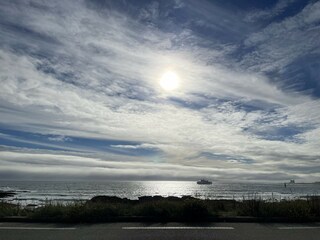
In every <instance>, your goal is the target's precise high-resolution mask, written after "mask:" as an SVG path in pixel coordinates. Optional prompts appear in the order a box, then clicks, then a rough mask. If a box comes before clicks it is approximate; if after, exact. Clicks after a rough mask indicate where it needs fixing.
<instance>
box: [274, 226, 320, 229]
mask: <svg viewBox="0 0 320 240" xmlns="http://www.w3.org/2000/svg"><path fill="white" fill-rule="evenodd" d="M278 229H281V230H294V229H320V227H311V226H310V227H308V226H307V227H278Z"/></svg>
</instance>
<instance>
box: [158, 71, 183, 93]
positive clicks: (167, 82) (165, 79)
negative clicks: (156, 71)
mask: <svg viewBox="0 0 320 240" xmlns="http://www.w3.org/2000/svg"><path fill="white" fill-rule="evenodd" d="M159 84H160V86H161V88H162V89H163V90H165V91H173V90H175V89H177V88H179V84H180V79H179V76H178V74H177V73H175V72H174V71H171V70H168V71H165V72H164V73H163V75H162V76H161V79H160V81H159Z"/></svg>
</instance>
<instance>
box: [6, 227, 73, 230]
mask: <svg viewBox="0 0 320 240" xmlns="http://www.w3.org/2000/svg"><path fill="white" fill-rule="evenodd" d="M0 230H76V228H55V227H0Z"/></svg>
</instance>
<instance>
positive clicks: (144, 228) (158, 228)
mask: <svg viewBox="0 0 320 240" xmlns="http://www.w3.org/2000/svg"><path fill="white" fill-rule="evenodd" d="M122 229H123V230H233V229H234V228H233V227H122Z"/></svg>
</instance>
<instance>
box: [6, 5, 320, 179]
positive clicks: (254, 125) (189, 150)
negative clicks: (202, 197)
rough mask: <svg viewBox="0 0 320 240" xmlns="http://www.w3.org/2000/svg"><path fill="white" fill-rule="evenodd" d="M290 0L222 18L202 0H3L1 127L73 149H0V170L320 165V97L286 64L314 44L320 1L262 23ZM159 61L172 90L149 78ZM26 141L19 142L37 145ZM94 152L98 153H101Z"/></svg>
mask: <svg viewBox="0 0 320 240" xmlns="http://www.w3.org/2000/svg"><path fill="white" fill-rule="evenodd" d="M140 4H141V6H140ZM290 4H295V1H281V2H279V3H278V4H276V5H275V6H274V7H273V8H272V9H271V12H270V14H267V11H268V10H267V9H264V10H256V11H255V12H253V11H250V12H247V11H246V10H243V9H242V10H239V14H235V15H234V14H231V13H232V10H233V9H234V8H236V7H232V9H231V7H230V6H229V7H230V9H229V7H228V6H221V5H218V4H215V3H208V2H205V1H199V4H195V3H194V2H192V1H191V2H189V1H186V2H183V3H180V2H179V1H172V2H171V1H167V2H162V1H161V2H156V1H155V2H153V3H151V4H147V5H144V4H142V3H137V5H134V4H130V3H124V2H121V3H118V1H107V2H103V1H101V2H99V1H98V2H95V1H77V2H73V1H63V2H48V1H45V2H40V1H39V2H38V1H30V2H29V1H23V2H15V1H7V2H1V3H0V5H1V8H0V9H1V10H0V13H1V16H2V17H1V19H0V33H1V38H0V63H1V64H0V81H1V88H0V112H1V118H0V124H1V126H3V127H2V128H3V129H16V130H19V131H21V132H28V133H32V134H41V136H44V137H45V138H46V140H48V142H46V143H42V144H48V145H50V146H52V144H53V145H56V146H57V145H59V146H60V145H61V144H64V145H65V146H64V147H65V148H64V149H65V150H69V151H70V154H71V155H72V154H73V155H72V156H70V155H68V157H66V156H61V155H60V154H58V152H59V151H61V150H62V148H60V149H59V150H57V155H55V154H54V153H52V152H48V154H44V153H43V152H41V154H40V153H36V154H33V155H32V157H28V156H31V155H28V153H23V154H22V153H19V154H18V153H16V152H14V151H12V152H10V148H6V150H4V151H2V152H0V156H1V157H3V158H2V161H1V163H0V164H1V169H3V170H2V172H1V173H0V176H3V178H4V177H8V176H9V175H10V174H8V173H7V174H5V171H7V172H10V173H12V176H18V175H19V174H18V172H24V171H25V172H28V174H29V175H30V177H31V176H32V175H33V174H34V175H39V174H40V172H38V168H39V166H40V165H41V163H43V164H44V166H45V172H48V173H50V174H52V176H54V173H56V172H57V171H56V170H57V169H62V168H63V166H64V165H68V166H71V165H72V164H73V163H74V161H78V160H79V161H82V160H83V161H84V162H85V166H86V170H85V171H83V170H84V168H83V167H81V164H82V163H80V162H76V163H75V166H76V167H75V168H74V167H72V169H71V168H70V169H69V167H68V170H63V174H64V176H65V177H66V178H67V176H68V174H70V176H71V175H72V176H75V177H77V178H81V176H87V175H86V172H87V171H88V170H89V169H90V174H91V175H92V176H96V177H97V178H99V177H102V176H104V175H108V176H117V177H119V178H120V177H121V176H123V177H124V178H128V179H138V178H139V177H141V176H142V177H143V178H145V179H152V178H154V179H165V177H164V176H166V177H167V178H168V179H188V176H189V177H190V178H193V177H194V178H195V177H198V176H201V175H212V176H215V177H217V178H221V179H222V178H223V177H222V176H223V175H225V173H226V172H227V173H228V174H229V175H228V176H225V178H224V179H225V180H228V179H232V178H234V177H237V178H238V179H240V180H241V179H242V180H250V179H258V178H261V177H262V176H264V178H265V179H266V180H272V179H273V180H278V179H286V178H288V177H290V178H301V179H308V180H314V179H316V178H317V177H319V175H318V173H316V172H313V173H312V174H311V173H310V171H309V170H306V167H307V166H314V167H316V166H317V164H318V165H319V159H320V152H319V142H318V139H317V135H318V134H319V131H320V130H319V129H320V119H319V116H320V101H319V99H318V98H317V97H316V96H315V95H314V94H313V95H312V94H310V91H307V90H306V88H303V89H300V88H299V89H298V90H297V88H296V85H295V84H296V80H292V79H291V80H290V79H289V78H287V76H288V73H287V72H286V69H287V67H288V66H289V65H290V64H294V63H295V61H296V60H297V59H299V58H301V57H303V56H306V55H314V54H320V52H319V51H320V50H319V46H320V45H319V40H318V39H320V36H319V31H317V30H318V28H319V17H318V16H320V14H318V13H319V6H320V5H319V3H318V2H312V1H311V2H310V3H309V4H307V5H306V6H305V7H304V8H303V9H302V10H301V11H299V12H297V13H295V14H293V15H290V16H285V15H284V16H282V18H279V19H278V20H277V21H276V22H273V21H271V20H270V19H272V18H273V17H275V16H278V15H279V16H280V15H283V14H284V13H285V11H286V8H287V7H289V6H290ZM21 9H23V11H21ZM208 9H210V11H211V10H212V11H214V12H216V13H217V14H213V15H212V14H209V12H208V11H209V10H208ZM200 13H203V16H202V15H201V14H200ZM222 19H223V21H222ZM248 19H249V20H250V21H249V22H248V21H247V20H248ZM259 19H269V21H271V22H270V23H268V24H266V25H265V26H260V25H259V26H257V25H255V22H256V21H258V20H259ZM218 20H221V21H218ZM246 21H247V22H246ZM206 33H207V34H206ZM231 36H232V37H231ZM283 36H286V37H285V38H284V37H283ZM313 69H314V68H312V71H315V70H313ZM166 70H174V71H175V72H176V73H177V74H178V75H179V77H180V79H181V86H180V88H179V89H177V90H176V91H174V92H171V93H168V92H164V91H163V90H162V89H161V87H160V85H159V79H160V77H161V75H162V74H163V73H164V72H165V71H166ZM297 74H299V73H297ZM312 76H313V75H312ZM311 78H312V79H313V77H311ZM314 89H315V91H316V88H314ZM14 134H18V133H11V135H10V134H7V133H6V135H7V136H6V137H1V136H2V135H0V137H1V138H3V139H7V140H6V141H7V142H5V144H3V143H2V145H6V146H9V145H14V141H18V140H17V139H18V138H17V137H16V136H13V135H14ZM8 138H10V144H9V142H8V141H9V140H8ZM31 138H32V137H30V136H28V139H29V140H26V139H24V140H23V141H31V140H32V141H38V142H40V140H39V139H38V140H37V139H31ZM19 139H20V142H21V141H22V140H21V139H22V138H21V136H20V137H19ZM77 139H78V140H77ZM79 139H81V141H80V140H79ZM98 140H99V141H100V140H101V142H99V144H97V143H98V142H97V141H98ZM103 141H108V142H107V143H108V144H106V143H104V142H103ZM112 141H114V142H112ZM16 145H17V144H16ZM37 146H38V145H37ZM17 147H23V146H21V144H20V145H19V146H18V145H17ZM60 147H61V146H60ZM34 148H35V147H34ZM77 149H78V150H79V151H82V152H87V153H88V154H90V156H88V155H87V156H82V158H79V156H78V155H77V154H75V153H72V152H75V150H77ZM51 150H52V149H51ZM41 151H43V150H41ZM48 151H49V150H48ZM137 151H140V152H139V154H141V155H143V154H145V156H139V157H140V158H139V157H137V155H135V154H134V153H135V152H137ZM150 151H151V153H152V156H150ZM103 152H105V153H107V154H110V159H107V158H106V159H103V161H101V154H102V153H103ZM130 153H132V156H130ZM204 153H205V154H204ZM148 154H149V155H148ZM23 156H25V158H24V157H23ZM13 158H14V159H15V160H13ZM111 158H112V159H111ZM32 159H34V160H32ZM35 159H38V160H37V162H36V163H35V162H33V161H35ZM63 159H65V161H67V162H64V160H63ZM66 159H67V160H66ZM76 159H78V160H76ZM139 159H141V160H139ZM22 160H23V161H24V162H25V163H26V164H27V165H28V168H24V169H21V168H19V167H18V163H19V161H22ZM107 160H112V164H113V165H115V167H109V165H108V166H107V165H105V164H106V163H102V162H104V161H107ZM126 160H127V161H131V163H130V164H129V163H127V162H126V163H123V161H126ZM117 161H118V162H117ZM49 162H50V163H51V165H50V164H49ZM70 162H71V163H72V164H70ZM141 162H143V163H141ZM110 164H111V163H110ZM122 164H125V167H121V166H123V165H122ZM137 164H138V165H139V164H141V165H139V167H138V165H137ZM52 165H54V166H52ZM77 166H78V167H79V168H77ZM146 166H147V167H146ZM168 166H169V167H168ZM171 167H173V168H174V169H175V170H174V171H173V170H171V169H169V168H171ZM146 169H148V170H146ZM150 169H152V170H150ZM157 169H160V170H159V171H157ZM177 172H179V173H177ZM4 174H5V175H4ZM15 174H16V175H15ZM17 174H18V175H17ZM40 175H41V174H40ZM19 176H20V175H19ZM20 177H21V176H20Z"/></svg>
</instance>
